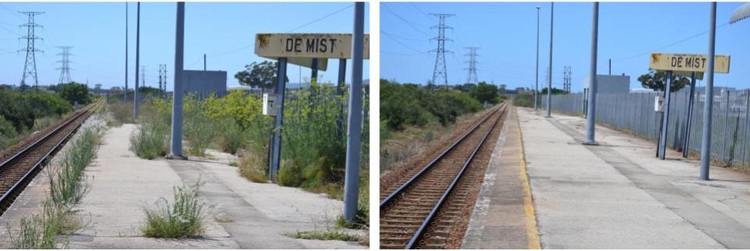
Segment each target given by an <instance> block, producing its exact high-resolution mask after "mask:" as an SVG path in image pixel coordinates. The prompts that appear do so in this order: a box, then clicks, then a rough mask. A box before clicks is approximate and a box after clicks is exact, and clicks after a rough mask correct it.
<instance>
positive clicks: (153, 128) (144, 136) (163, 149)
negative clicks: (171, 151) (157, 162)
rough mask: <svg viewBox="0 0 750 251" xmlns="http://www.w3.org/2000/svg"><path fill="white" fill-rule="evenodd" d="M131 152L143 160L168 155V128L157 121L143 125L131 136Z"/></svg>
mask: <svg viewBox="0 0 750 251" xmlns="http://www.w3.org/2000/svg"><path fill="white" fill-rule="evenodd" d="M130 150H131V151H132V152H133V153H135V155H137V156H138V157H140V158H143V159H154V158H156V157H158V156H164V155H166V154H167V126H166V125H164V124H161V123H159V122H157V121H154V122H146V123H143V124H141V125H140V126H139V127H138V129H137V130H136V131H135V132H133V134H132V135H130Z"/></svg>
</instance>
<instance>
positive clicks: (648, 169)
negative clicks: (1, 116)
mask: <svg viewBox="0 0 750 251" xmlns="http://www.w3.org/2000/svg"><path fill="white" fill-rule="evenodd" d="M519 118H520V119H521V128H522V130H523V140H524V146H525V154H526V158H527V159H528V160H529V161H528V163H527V164H528V171H529V175H530V179H531V187H532V194H533V197H534V203H535V209H536V212H537V219H538V225H539V231H540V234H541V241H542V246H543V247H545V248H749V247H750V239H748V238H747V236H750V221H748V219H749V218H750V217H748V216H747V215H748V212H750V211H749V210H748V207H749V206H750V193H748V191H750V182H749V181H750V177H748V175H746V174H740V173H736V172H730V171H728V170H717V168H716V167H712V172H713V173H712V177H714V178H715V179H716V180H713V181H709V182H702V181H699V180H697V178H696V177H697V176H698V168H697V164H696V163H695V161H681V160H679V159H680V158H679V156H680V155H679V153H676V152H673V151H670V152H669V153H668V154H669V155H668V157H669V158H674V159H676V160H667V161H662V160H658V159H656V158H654V151H655V146H654V144H653V143H650V142H648V141H645V140H641V139H636V138H633V137H630V136H629V135H626V134H624V133H620V132H617V131H614V130H609V129H607V128H604V127H600V126H597V134H596V135H597V141H598V142H599V143H600V145H599V146H584V145H582V144H580V142H582V139H583V137H584V134H583V133H584V132H585V131H584V130H585V124H584V123H585V121H584V120H583V119H582V118H579V117H570V116H563V115H558V114H555V115H554V116H553V118H549V119H546V118H544V117H543V116H542V115H541V114H534V112H533V111H531V110H530V109H519Z"/></svg>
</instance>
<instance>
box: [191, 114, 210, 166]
mask: <svg viewBox="0 0 750 251" xmlns="http://www.w3.org/2000/svg"><path fill="white" fill-rule="evenodd" d="M192 110H193V111H194V112H192V113H188V114H186V116H185V138H186V139H188V140H190V144H189V148H188V153H189V154H192V155H195V156H199V157H205V156H206V149H208V147H209V146H210V145H211V142H213V141H214V134H215V128H214V125H213V124H211V122H210V121H208V118H207V117H206V116H205V115H204V114H203V112H202V111H201V110H202V109H201V110H197V111H196V109H192Z"/></svg>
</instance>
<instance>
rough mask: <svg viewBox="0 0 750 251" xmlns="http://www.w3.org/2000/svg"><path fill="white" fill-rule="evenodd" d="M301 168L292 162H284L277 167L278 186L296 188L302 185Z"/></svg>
mask: <svg viewBox="0 0 750 251" xmlns="http://www.w3.org/2000/svg"><path fill="white" fill-rule="evenodd" d="M301 173H302V168H300V167H299V166H298V165H297V164H296V163H295V162H294V161H287V160H284V161H282V162H281V165H280V167H279V174H278V176H277V178H276V179H277V181H278V182H279V185H282V186H288V187H298V186H300V185H302V181H303V180H302V174H301Z"/></svg>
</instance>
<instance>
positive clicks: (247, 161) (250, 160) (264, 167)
mask: <svg viewBox="0 0 750 251" xmlns="http://www.w3.org/2000/svg"><path fill="white" fill-rule="evenodd" d="M265 156H266V154H265V153H263V152H261V153H256V152H254V151H252V150H246V151H243V153H242V158H240V163H239V172H240V175H242V176H243V177H245V178H247V179H248V180H250V181H252V182H266V181H267V180H268V161H267V160H266V157H265Z"/></svg>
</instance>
